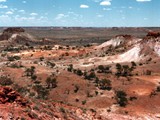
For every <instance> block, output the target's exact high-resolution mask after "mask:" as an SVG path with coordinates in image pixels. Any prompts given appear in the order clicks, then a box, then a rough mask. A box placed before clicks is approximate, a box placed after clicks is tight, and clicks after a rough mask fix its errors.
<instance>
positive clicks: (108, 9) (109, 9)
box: [103, 8, 112, 11]
mask: <svg viewBox="0 0 160 120" xmlns="http://www.w3.org/2000/svg"><path fill="white" fill-rule="evenodd" d="M103 10H107V11H111V10H112V9H111V8H103Z"/></svg>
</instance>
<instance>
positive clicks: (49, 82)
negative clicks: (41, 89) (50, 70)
mask: <svg viewBox="0 0 160 120" xmlns="http://www.w3.org/2000/svg"><path fill="white" fill-rule="evenodd" d="M46 84H47V88H55V87H57V80H56V78H54V77H53V76H49V77H47V79H46Z"/></svg>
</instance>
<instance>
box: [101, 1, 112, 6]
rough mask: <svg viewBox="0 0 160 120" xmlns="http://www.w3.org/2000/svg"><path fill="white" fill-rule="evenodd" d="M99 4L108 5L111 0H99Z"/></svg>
mask: <svg viewBox="0 0 160 120" xmlns="http://www.w3.org/2000/svg"><path fill="white" fill-rule="evenodd" d="M100 5H102V6H110V5H111V0H103V1H102V2H100Z"/></svg>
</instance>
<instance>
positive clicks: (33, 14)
mask: <svg viewBox="0 0 160 120" xmlns="http://www.w3.org/2000/svg"><path fill="white" fill-rule="evenodd" d="M30 15H31V16H36V15H38V13H31V14H30Z"/></svg>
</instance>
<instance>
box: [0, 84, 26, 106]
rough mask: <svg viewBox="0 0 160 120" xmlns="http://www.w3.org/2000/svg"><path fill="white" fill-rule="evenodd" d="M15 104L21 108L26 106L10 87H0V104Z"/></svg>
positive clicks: (24, 101) (23, 100) (22, 99)
mask: <svg viewBox="0 0 160 120" xmlns="http://www.w3.org/2000/svg"><path fill="white" fill-rule="evenodd" d="M13 102H16V103H18V104H20V105H22V106H26V105H27V101H26V100H25V99H24V98H23V97H22V96H21V95H20V94H19V93H18V92H16V91H14V90H13V89H12V88H10V87H0V104H5V103H13Z"/></svg>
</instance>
